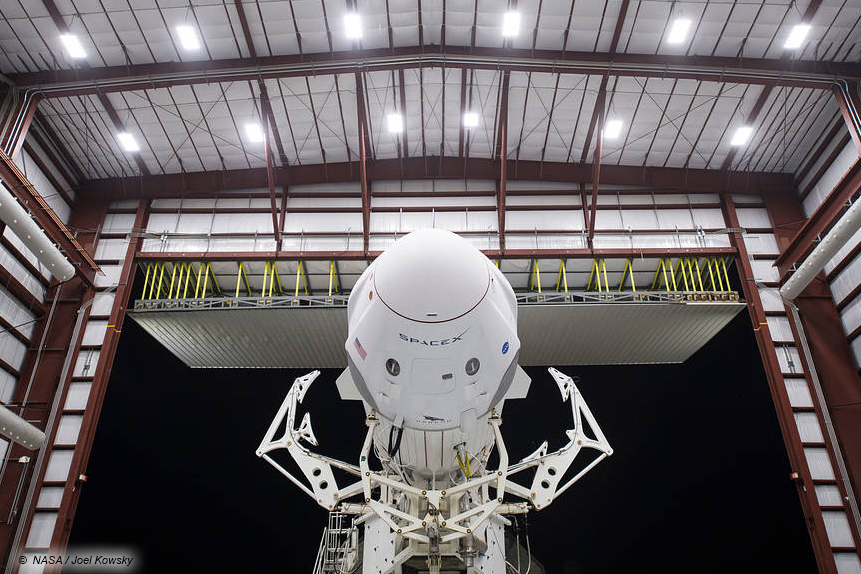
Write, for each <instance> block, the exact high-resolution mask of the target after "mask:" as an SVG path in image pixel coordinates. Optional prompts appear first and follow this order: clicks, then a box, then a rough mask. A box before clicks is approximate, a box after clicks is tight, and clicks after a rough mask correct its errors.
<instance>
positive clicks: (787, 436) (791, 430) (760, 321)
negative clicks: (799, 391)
mask: <svg viewBox="0 0 861 574" xmlns="http://www.w3.org/2000/svg"><path fill="white" fill-rule="evenodd" d="M721 200H722V202H723V213H724V218H725V220H726V224H727V226H728V227H729V228H730V230H731V232H730V235H729V237H730V243H731V244H732V246H733V247H734V248H735V249H737V250H738V255H737V257H736V267H737V269H738V274H739V279H741V286H742V291H743V292H744V299H745V301H747V306H748V310H749V311H750V319H751V322H752V323H753V325H752V328H753V331H754V336H755V337H756V342H757V345H758V347H759V353H760V356H761V357H762V364H763V367H764V368H765V376H766V379H767V381H768V386H769V390H770V391H771V397H772V400H773V401H774V408H775V411H776V413H777V421H778V424H779V425H780V431H781V434H782V435H783V442H784V445H785V446H786V453H787V455H788V458H789V464H790V467H791V469H792V471H793V472H797V473H798V475H799V480H796V481H795V485H796V488H797V490H798V497H799V499H800V501H801V508H802V510H803V512H804V516H805V518H806V524H807V529H808V534H809V535H810V539H811V542H812V545H813V551H814V555H815V556H816V562H817V565H818V567H819V568H818V569H819V572H820V573H826V574H835V573H836V567H835V564H834V557H833V554H832V551H831V545H830V543H829V542H828V534H827V532H826V530H825V522H824V521H823V519H822V512H821V511H820V509H819V501H818V500H817V498H816V492H815V490H814V488H813V478H812V477H811V475H810V470H809V468H808V466H807V459H806V457H805V455H804V449H803V447H802V442H801V437H800V435H799V434H798V427H797V426H796V423H795V415H794V414H793V412H792V405H791V404H790V401H789V395H788V394H787V390H786V386H785V384H784V382H783V374H782V372H781V368H780V363H779V362H778V360H777V353H776V349H775V347H774V342H773V341H772V338H771V333H770V331H769V327H768V321H767V320H766V319H767V316H766V314H765V310H764V307H763V305H762V300H761V299H760V296H759V290H758V289H757V286H756V280H755V278H754V273H753V267H752V266H751V264H750V257H749V254H748V251H747V247H746V246H745V244H744V239H743V237H742V233H741V231H740V230H741V226H740V224H739V220H738V214H737V213H736V210H735V204H734V202H733V200H732V197H731V196H730V195H728V194H721Z"/></svg>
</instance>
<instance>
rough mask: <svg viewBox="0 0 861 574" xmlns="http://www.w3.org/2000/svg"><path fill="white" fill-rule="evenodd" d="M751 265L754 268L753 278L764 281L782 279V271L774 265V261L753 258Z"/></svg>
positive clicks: (773, 281) (769, 281) (774, 281)
mask: <svg viewBox="0 0 861 574" xmlns="http://www.w3.org/2000/svg"><path fill="white" fill-rule="evenodd" d="M750 266H751V268H752V270H753V278H754V279H755V280H756V281H761V282H763V283H777V282H778V281H780V272H779V271H778V270H777V267H775V266H774V261H767V260H764V259H752V260H751V262H750Z"/></svg>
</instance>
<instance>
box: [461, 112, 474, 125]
mask: <svg viewBox="0 0 861 574" xmlns="http://www.w3.org/2000/svg"><path fill="white" fill-rule="evenodd" d="M463 127H465V128H477V127H478V114H477V113H476V112H466V113H465V114H463Z"/></svg>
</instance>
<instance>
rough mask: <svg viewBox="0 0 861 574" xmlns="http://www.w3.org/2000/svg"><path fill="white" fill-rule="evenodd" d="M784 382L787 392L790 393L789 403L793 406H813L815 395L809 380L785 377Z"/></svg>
mask: <svg viewBox="0 0 861 574" xmlns="http://www.w3.org/2000/svg"><path fill="white" fill-rule="evenodd" d="M783 384H784V386H786V394H787V395H789V404H790V405H791V406H792V407H793V408H812V407H813V397H812V396H811V395H810V388H808V386H807V381H806V380H804V379H801V378H791V377H785V378H784V379H783Z"/></svg>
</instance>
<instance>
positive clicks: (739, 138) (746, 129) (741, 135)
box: [729, 126, 753, 146]
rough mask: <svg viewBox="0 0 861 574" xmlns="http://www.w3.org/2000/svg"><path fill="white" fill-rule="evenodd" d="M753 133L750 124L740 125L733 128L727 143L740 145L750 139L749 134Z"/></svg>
mask: <svg viewBox="0 0 861 574" xmlns="http://www.w3.org/2000/svg"><path fill="white" fill-rule="evenodd" d="M752 135H753V128H752V127H750V126H741V127H740V128H738V129H737V130H735V134H733V136H732V140H730V142H729V145H734V146H740V145H744V144H746V143H747V142H749V141H750V136H752Z"/></svg>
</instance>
